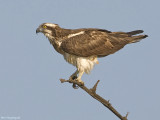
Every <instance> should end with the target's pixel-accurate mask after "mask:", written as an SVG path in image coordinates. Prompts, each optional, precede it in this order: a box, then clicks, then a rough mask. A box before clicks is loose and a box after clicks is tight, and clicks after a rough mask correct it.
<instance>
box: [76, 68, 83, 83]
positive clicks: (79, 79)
mask: <svg viewBox="0 0 160 120" xmlns="http://www.w3.org/2000/svg"><path fill="white" fill-rule="evenodd" d="M83 73H84V71H79V73H78V78H77V79H76V80H77V81H78V82H80V83H81V84H82V85H84V82H83V81H82V80H81V77H82V75H83Z"/></svg>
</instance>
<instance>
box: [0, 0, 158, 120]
mask: <svg viewBox="0 0 160 120" xmlns="http://www.w3.org/2000/svg"><path fill="white" fill-rule="evenodd" d="M44 22H51V23H57V24H59V25H60V26H61V27H64V28H72V29H74V28H85V27H86V28H88V27H89V28H103V29H107V30H111V31H126V32H127V31H132V30H137V29H142V30H144V33H145V34H148V35H149V37H148V38H147V39H144V40H142V41H141V42H139V43H136V44H130V45H127V46H125V48H123V49H122V50H120V51H119V52H117V53H115V54H113V55H110V56H107V57H105V58H101V59H99V62H100V64H99V65H96V66H95V68H94V70H93V71H92V72H91V74H90V75H84V76H83V77H82V80H83V81H84V82H85V84H86V86H87V87H89V88H90V87H92V86H93V85H94V83H95V82H96V81H97V80H100V83H99V85H98V88H97V93H98V94H99V95H101V96H102V97H104V98H106V99H107V100H110V101H111V104H112V105H113V106H114V107H115V108H116V109H117V110H118V111H119V112H120V113H121V114H122V115H125V114H126V113H127V112H130V114H129V116H128V119H129V120H159V119H160V116H159V114H160V77H159V75H160V63H159V62H160V54H159V52H160V48H159V45H160V37H159V36H160V1H159V0H0V119H3V120H4V119H5V120H7V119H9V118H3V117H17V119H21V120H99V119H101V120H119V119H118V118H117V117H116V116H115V115H114V114H113V113H112V112H110V111H109V110H108V109H107V108H105V107H104V106H103V105H102V104H100V103H99V102H97V101H96V100H94V99H93V98H92V97H90V96H89V95H88V94H87V93H85V92H84V91H83V90H81V89H78V90H74V89H73V88H72V86H71V84H69V83H65V84H61V83H60V81H59V78H65V79H67V78H68V77H69V76H70V75H71V74H72V73H73V72H74V71H75V67H73V66H72V65H70V64H68V63H67V62H65V60H64V59H63V57H62V56H61V55H60V54H58V53H57V52H56V51H55V50H54V49H53V47H52V46H51V45H50V44H49V41H48V40H47V39H46V37H45V36H44V35H42V34H38V35H36V28H37V27H38V26H39V25H40V24H41V23H44ZM12 120H13V118H12Z"/></svg>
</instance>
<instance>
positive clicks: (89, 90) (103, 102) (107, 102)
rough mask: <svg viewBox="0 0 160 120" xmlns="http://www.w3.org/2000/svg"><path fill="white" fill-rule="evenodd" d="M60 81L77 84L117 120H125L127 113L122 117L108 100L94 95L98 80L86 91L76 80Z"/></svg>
mask: <svg viewBox="0 0 160 120" xmlns="http://www.w3.org/2000/svg"><path fill="white" fill-rule="evenodd" d="M60 81H61V83H64V82H69V83H73V84H77V85H78V86H79V87H80V88H82V89H83V90H84V91H86V92H87V93H88V94H89V95H90V96H92V97H93V98H94V99H96V100H98V101H99V102H101V103H102V104H103V105H104V106H105V107H107V108H108V109H109V110H110V111H112V112H113V113H114V114H115V115H116V116H117V117H118V118H120V119H121V120H127V117H128V114H129V113H127V114H126V116H125V117H123V116H122V115H121V114H120V113H119V112H118V111H117V110H116V109H115V108H114V107H112V105H111V104H110V101H109V100H108V101H107V100H105V99H104V98H102V97H101V96H99V95H98V94H96V88H97V85H98V83H99V81H100V80H98V81H97V82H96V84H95V85H94V86H93V88H91V89H88V88H87V87H86V86H85V85H82V84H81V83H79V82H78V81H76V80H71V79H70V80H65V79H60Z"/></svg>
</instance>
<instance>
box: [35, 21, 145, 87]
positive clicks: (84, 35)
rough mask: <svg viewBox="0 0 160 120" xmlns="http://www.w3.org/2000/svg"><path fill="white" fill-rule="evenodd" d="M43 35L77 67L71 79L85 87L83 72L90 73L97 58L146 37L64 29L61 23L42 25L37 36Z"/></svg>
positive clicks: (84, 29)
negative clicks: (82, 78)
mask: <svg viewBox="0 0 160 120" xmlns="http://www.w3.org/2000/svg"><path fill="white" fill-rule="evenodd" d="M39 32H41V33H43V34H44V35H45V36H46V37H47V38H48V39H49V41H50V43H51V44H52V45H53V47H54V48H55V50H56V51H57V52H58V53H60V54H62V55H63V57H64V59H65V60H66V61H67V62H69V63H70V64H72V65H74V66H76V68H77V70H76V71H75V72H74V73H73V74H72V75H71V76H70V79H75V80H77V81H78V82H80V83H82V84H83V81H82V80H81V77H82V75H83V73H84V72H85V73H87V74H88V73H90V71H91V70H92V69H93V67H94V65H95V64H98V60H97V58H100V57H105V56H107V55H110V54H113V53H115V52H117V51H118V50H120V49H121V48H123V47H124V46H125V45H127V44H130V43H136V42H139V41H140V40H141V39H144V38H146V37H147V35H137V36H136V34H139V33H143V30H135V31H131V32H111V31H108V30H104V29H96V28H82V29H64V28H61V27H60V26H59V25H58V24H52V23H43V24H41V25H40V26H39V27H38V28H37V30H36V33H39Z"/></svg>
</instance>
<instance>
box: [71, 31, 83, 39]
mask: <svg viewBox="0 0 160 120" xmlns="http://www.w3.org/2000/svg"><path fill="white" fill-rule="evenodd" d="M83 33H84V31H81V32H78V33H75V34H70V35H68V38H71V37H74V36H77V35H81V34H83Z"/></svg>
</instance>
